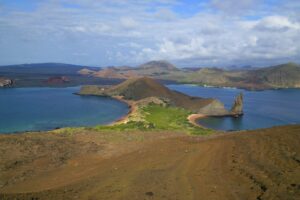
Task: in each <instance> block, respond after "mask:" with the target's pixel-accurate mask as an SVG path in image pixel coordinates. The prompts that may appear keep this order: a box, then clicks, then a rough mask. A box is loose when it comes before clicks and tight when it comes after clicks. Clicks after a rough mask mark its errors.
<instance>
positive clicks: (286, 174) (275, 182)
mask: <svg viewBox="0 0 300 200" xmlns="http://www.w3.org/2000/svg"><path fill="white" fill-rule="evenodd" d="M299 133H300V126H286V127H276V128H271V129H263V130H256V131H249V132H240V133H233V134H223V135H214V136H210V137H195V136H193V137H192V136H186V135H183V134H180V133H174V132H168V131H165V132H155V133H149V132H148V133H144V132H123V133H118V132H110V133H109V134H108V132H94V131H92V130H90V131H88V130H78V131H77V132H73V133H72V134H70V133H68V132H61V133H44V134H38V133H37V134H22V135H1V136H0V144H1V145H0V150H1V152H2V153H1V154H0V156H1V159H0V161H1V162H0V167H1V171H0V177H1V185H0V199H57V200H59V199H89V200H90V199H97V200H101V199H105V200H106V199H122V200H126V199H128V200H135V199H138V200H140V199H172V200H173V199H179V200H181V199H182V200H190V199H191V200H193V199H195V200H196V199H220V200H226V199H228V200H234V199H254V200H260V199H261V200H263V199H264V200H265V199H270V200H285V199H289V200H296V199H299V198H300V190H299V189H300V184H299V183H300V164H299V163H300V149H299V141H300V134H299Z"/></svg>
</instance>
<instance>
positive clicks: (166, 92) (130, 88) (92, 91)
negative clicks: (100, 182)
mask: <svg viewBox="0 0 300 200" xmlns="http://www.w3.org/2000/svg"><path fill="white" fill-rule="evenodd" d="M79 94H81V95H100V96H122V97H123V98H124V99H126V100H134V101H139V100H141V99H145V98H149V97H157V98H160V99H162V100H163V101H165V102H168V104H169V105H172V106H176V107H181V108H185V109H187V110H189V111H191V112H193V113H201V114H205V115H211V116H224V115H236V113H235V112H232V111H228V110H226V109H225V107H224V104H223V103H222V102H220V101H219V100H217V99H212V98H201V97H191V96H188V95H185V94H183V93H180V92H177V91H172V90H170V89H169V88H167V87H166V86H164V85H162V84H160V83H158V82H156V81H155V80H154V79H151V78H148V77H142V78H133V79H128V80H126V81H124V82H122V83H121V84H118V85H115V86H111V87H101V86H84V87H82V88H81V90H80V92H79ZM235 107H237V106H235ZM236 109H238V108H236ZM239 109H242V108H239Z"/></svg>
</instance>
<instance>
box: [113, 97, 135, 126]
mask: <svg viewBox="0 0 300 200" xmlns="http://www.w3.org/2000/svg"><path fill="white" fill-rule="evenodd" d="M111 98H113V99H116V100H118V101H121V102H123V103H126V104H127V105H128V108H129V111H128V113H127V114H126V115H124V116H122V117H121V118H120V119H117V120H115V121H113V122H111V123H109V124H107V126H113V125H117V124H122V123H126V122H128V121H129V116H130V115H132V114H134V113H135V112H137V106H136V104H135V102H134V101H130V100H125V99H124V98H123V97H122V96H111Z"/></svg>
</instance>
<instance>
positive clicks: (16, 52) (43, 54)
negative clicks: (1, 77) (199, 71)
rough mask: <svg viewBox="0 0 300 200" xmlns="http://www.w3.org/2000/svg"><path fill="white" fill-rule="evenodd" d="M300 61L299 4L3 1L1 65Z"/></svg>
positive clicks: (282, 0)
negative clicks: (157, 61)
mask: <svg viewBox="0 0 300 200" xmlns="http://www.w3.org/2000/svg"><path fill="white" fill-rule="evenodd" d="M150 60H168V61H170V62H172V63H174V64H176V65H177V66H179V67H203V66H208V67H209V66H219V67H223V66H233V65H235V66H249V65H251V66H270V65H276V64H280V63H285V62H297V63H300V0H264V1H262V0H0V65H7V64H21V63H40V62H60V63H72V64H80V65H89V66H112V65H115V66H120V65H131V66H136V65H138V64H141V63H144V62H147V61H150Z"/></svg>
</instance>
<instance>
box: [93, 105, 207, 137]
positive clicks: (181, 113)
mask: <svg viewBox="0 0 300 200" xmlns="http://www.w3.org/2000/svg"><path fill="white" fill-rule="evenodd" d="M139 112H140V113H141V115H142V116H143V119H142V120H139V121H134V120H130V121H129V122H127V123H124V124H116V125H112V126H96V127H95V128H93V129H94V130H98V131H130V130H140V131H163V130H168V131H182V132H185V133H188V134H192V135H206V134H210V133H212V130H209V129H204V128H200V127H196V126H194V125H192V124H190V123H189V122H188V120H187V117H188V115H190V114H191V113H190V112H189V111H187V110H185V109H182V108H177V107H172V106H161V105H156V104H149V105H147V106H145V107H140V108H139Z"/></svg>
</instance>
